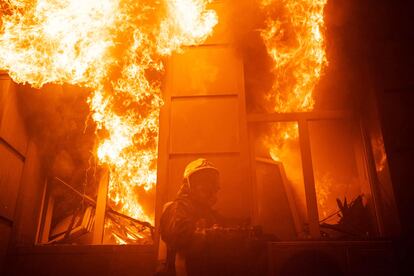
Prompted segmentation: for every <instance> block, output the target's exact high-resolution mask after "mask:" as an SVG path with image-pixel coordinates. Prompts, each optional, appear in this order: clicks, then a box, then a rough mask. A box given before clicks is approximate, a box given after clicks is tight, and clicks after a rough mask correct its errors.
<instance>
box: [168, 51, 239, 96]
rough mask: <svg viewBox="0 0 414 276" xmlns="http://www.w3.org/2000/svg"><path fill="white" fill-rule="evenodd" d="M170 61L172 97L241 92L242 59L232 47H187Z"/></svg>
mask: <svg viewBox="0 0 414 276" xmlns="http://www.w3.org/2000/svg"><path fill="white" fill-rule="evenodd" d="M171 59H172V61H171V67H170V68H169V70H170V71H171V72H170V73H169V74H170V76H169V77H171V78H172V88H171V89H172V91H171V95H172V96H190V95H192V96H196V95H235V94H237V91H240V89H243V85H244V83H243V80H242V79H241V78H240V74H242V72H241V70H242V60H241V59H240V57H237V56H236V53H235V51H233V50H232V49H231V48H228V47H225V46H220V47H214V48H211V47H199V48H188V49H185V52H183V53H182V54H176V55H174V56H173V57H172V58H171ZM183 64H187V65H188V66H182V65H183Z"/></svg>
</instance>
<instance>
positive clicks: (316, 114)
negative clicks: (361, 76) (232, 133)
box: [247, 110, 354, 123]
mask: <svg viewBox="0 0 414 276" xmlns="http://www.w3.org/2000/svg"><path fill="white" fill-rule="evenodd" d="M353 117H354V114H353V113H352V112H351V111H347V110H332V111H312V112H290V113H253V114H249V115H248V116H247V121H248V122H249V123H260V122H263V123H265V122H295V121H302V120H308V121H309V120H312V121H313V120H333V119H346V118H353Z"/></svg>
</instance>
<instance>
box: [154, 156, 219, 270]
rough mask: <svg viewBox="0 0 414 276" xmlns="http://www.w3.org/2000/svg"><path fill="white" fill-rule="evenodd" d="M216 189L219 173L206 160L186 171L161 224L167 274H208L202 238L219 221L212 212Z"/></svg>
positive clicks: (188, 167) (189, 165) (190, 164)
mask: <svg viewBox="0 0 414 276" xmlns="http://www.w3.org/2000/svg"><path fill="white" fill-rule="evenodd" d="M219 188H220V183H219V171H218V170H217V168H216V167H215V166H214V165H213V164H212V163H210V162H209V161H207V160H206V159H197V160H195V161H193V162H191V163H189V164H188V165H187V167H186V168H185V171H184V179H183V183H182V186H181V188H180V190H179V192H178V194H177V197H176V199H175V200H174V201H173V202H170V203H167V204H166V206H165V207H164V212H163V214H162V216H161V221H160V232H161V239H162V240H163V241H164V242H165V244H166V245H167V260H166V267H165V268H164V269H165V270H167V271H168V272H167V273H165V274H166V275H174V274H175V271H176V272H177V275H179V274H185V273H186V274H187V275H203V274H204V275H208V268H206V267H205V266H206V262H205V245H206V244H205V236H206V230H207V229H211V228H212V227H214V225H216V224H220V223H221V220H222V218H221V217H220V216H219V215H218V214H217V213H216V212H215V211H214V210H213V209H212V207H213V205H214V204H215V203H216V201H217V192H218V191H219Z"/></svg>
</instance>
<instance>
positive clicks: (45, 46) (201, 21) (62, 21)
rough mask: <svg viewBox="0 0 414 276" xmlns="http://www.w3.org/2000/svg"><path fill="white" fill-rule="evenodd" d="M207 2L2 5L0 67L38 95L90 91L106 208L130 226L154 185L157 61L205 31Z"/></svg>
mask: <svg viewBox="0 0 414 276" xmlns="http://www.w3.org/2000/svg"><path fill="white" fill-rule="evenodd" d="M210 2H211V0H175V1H167V0H164V1H149V0H144V1H133V0H88V1H85V0H60V1H56V0H37V1H34V0H33V1H27V0H8V1H6V2H5V4H3V5H2V8H3V10H2V13H1V23H0V24H1V25H0V27H1V28H0V69H2V70H6V71H7V72H8V73H9V75H10V76H11V78H12V79H13V80H14V81H16V82H18V83H29V84H30V85H32V86H34V87H38V88H40V87H42V86H43V85H44V84H46V83H57V84H64V83H68V84H72V85H77V86H80V87H85V88H90V89H91V91H92V92H91V96H90V98H89V100H88V103H89V105H90V108H91V112H92V118H93V120H94V121H95V122H96V125H97V134H98V138H99V142H98V148H97V151H96V155H97V157H98V160H99V161H100V163H101V164H104V165H106V166H108V167H109V169H110V184H109V192H108V195H109V200H110V203H111V204H112V205H113V206H115V208H116V209H117V210H118V211H120V212H122V213H124V214H126V215H129V216H131V217H133V218H136V219H140V220H144V221H149V222H152V221H153V218H152V217H151V215H149V214H148V212H147V211H146V210H145V209H144V208H143V206H142V204H141V203H140V201H139V198H137V196H138V195H137V193H136V189H137V187H142V188H143V189H144V190H145V191H150V190H152V189H153V188H154V185H155V183H156V169H157V166H156V161H157V147H158V127H159V122H158V120H159V109H160V107H161V105H162V99H161V92H160V84H159V83H160V76H159V74H160V73H162V70H163V64H162V61H161V58H162V57H163V56H166V55H169V54H171V53H172V52H173V51H177V50H180V47H182V46H183V45H193V44H199V43H202V42H203V41H204V40H205V39H206V38H207V37H208V36H209V35H210V34H211V33H212V30H213V27H214V26H215V25H216V24H217V22H218V19H217V15H216V13H215V12H214V11H213V10H208V9H207V8H206V5H207V4H208V3H210ZM158 10H160V11H161V12H157V13H156V12H155V11H158ZM115 238H116V239H117V240H119V239H120V238H119V237H115Z"/></svg>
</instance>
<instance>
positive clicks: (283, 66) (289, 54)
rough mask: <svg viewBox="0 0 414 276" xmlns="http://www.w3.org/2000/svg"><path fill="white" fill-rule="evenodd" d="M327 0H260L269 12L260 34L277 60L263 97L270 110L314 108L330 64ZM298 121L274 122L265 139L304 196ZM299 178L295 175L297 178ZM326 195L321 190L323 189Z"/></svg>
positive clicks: (266, 11) (271, 153)
mask: <svg viewBox="0 0 414 276" xmlns="http://www.w3.org/2000/svg"><path fill="white" fill-rule="evenodd" d="M326 3H327V0H282V1H277V0H262V2H261V6H262V8H263V10H264V13H265V14H266V21H265V28H264V29H263V30H262V32H261V37H262V39H263V41H264V44H265V46H266V49H267V52H268V55H269V56H270V58H271V60H272V61H273V63H272V64H273V67H272V71H273V74H274V82H273V85H272V89H271V91H269V92H268V93H267V94H266V96H265V98H266V101H267V109H268V112H276V113H286V112H307V111H312V110H313V108H314V104H315V101H314V98H313V90H314V88H315V86H316V84H317V83H318V81H319V79H320V77H321V74H322V72H323V69H324V67H325V66H326V65H327V59H326V53H325V41H324V35H323V28H324V17H323V12H324V7H325V5H326ZM298 137H299V131H298V125H297V123H289V124H287V123H278V124H273V125H272V127H271V128H270V129H269V133H268V134H267V135H266V136H265V137H263V142H264V143H265V145H267V147H268V148H269V154H270V156H271V158H272V159H274V160H276V161H282V162H283V164H284V167H285V170H286V172H287V175H288V176H290V181H291V182H292V183H293V184H294V185H295V186H296V188H297V189H296V190H298V193H299V194H300V193H301V192H300V190H301V189H302V188H301V187H302V184H301V183H302V181H303V180H300V179H298V178H299V177H298V175H302V173H301V169H302V168H301V166H300V165H298V164H300V162H301V161H300V159H298V158H300V156H297V154H294V153H293V148H294V147H298V146H299V145H298V142H297V139H298ZM293 178H295V179H293ZM319 194H322V191H319Z"/></svg>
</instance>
